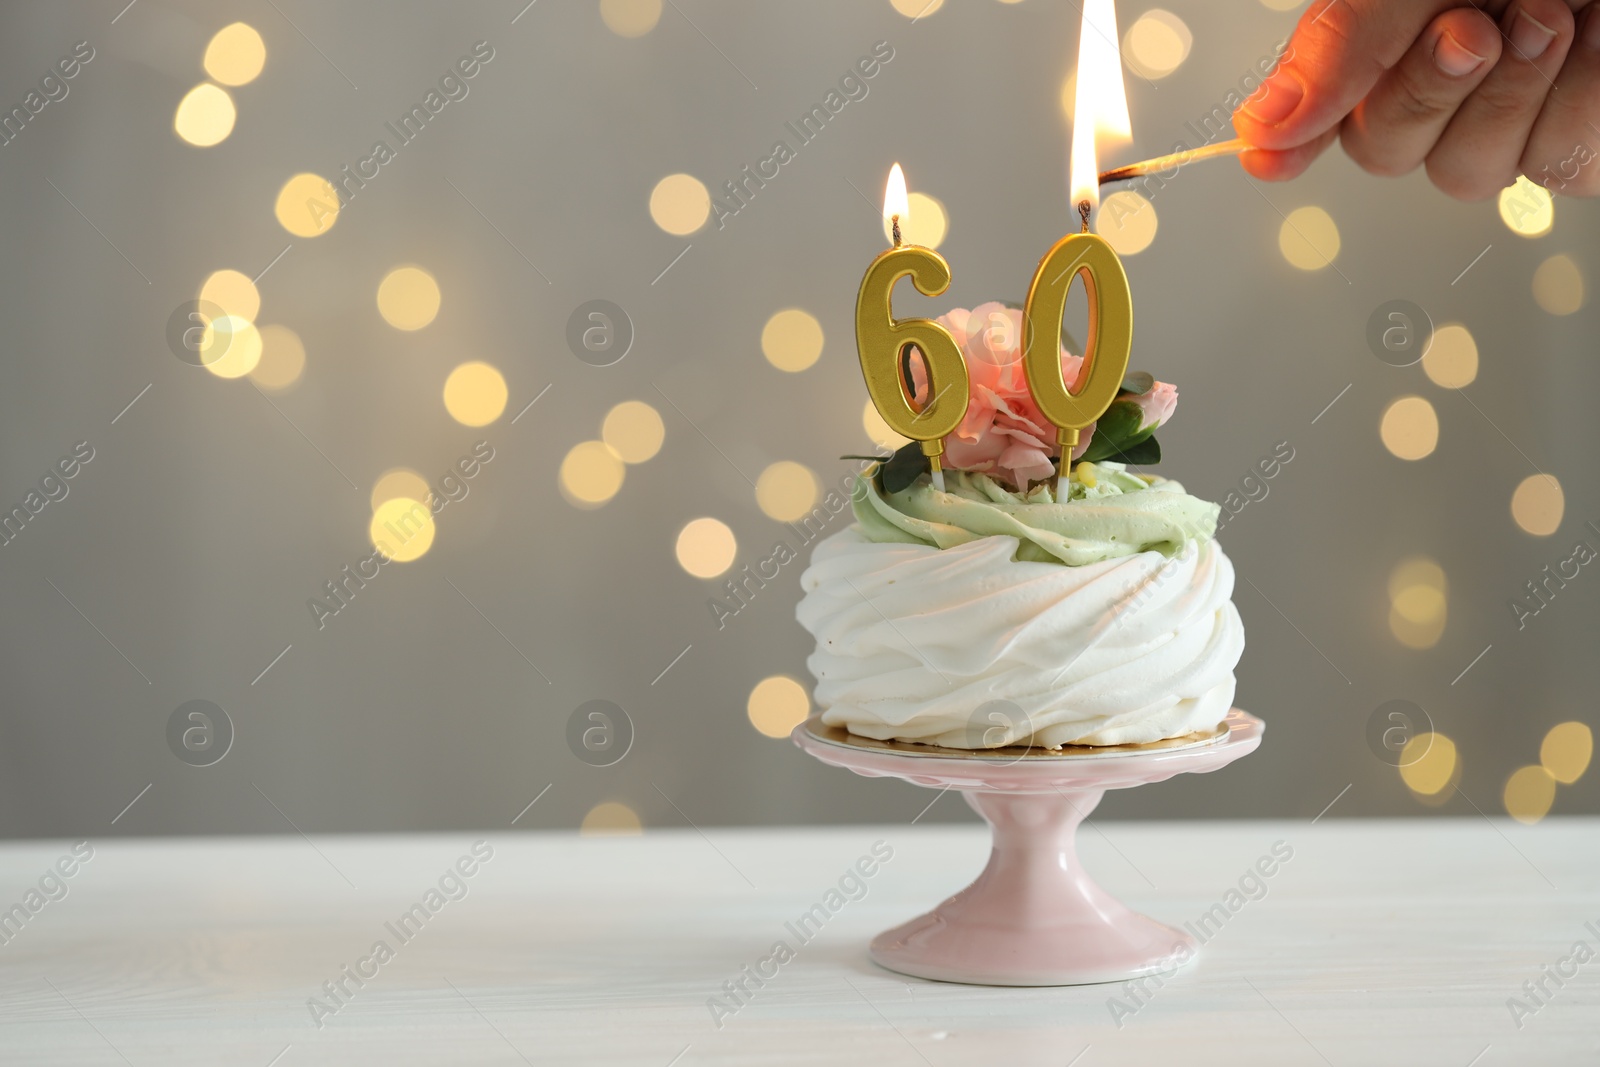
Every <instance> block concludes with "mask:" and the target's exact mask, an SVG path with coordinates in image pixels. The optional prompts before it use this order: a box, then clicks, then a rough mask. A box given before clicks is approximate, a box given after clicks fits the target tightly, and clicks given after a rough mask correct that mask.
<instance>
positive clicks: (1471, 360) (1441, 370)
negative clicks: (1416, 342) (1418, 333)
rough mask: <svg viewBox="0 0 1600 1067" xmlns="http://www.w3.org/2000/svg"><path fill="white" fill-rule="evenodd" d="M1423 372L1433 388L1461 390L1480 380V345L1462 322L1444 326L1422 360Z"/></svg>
mask: <svg viewBox="0 0 1600 1067" xmlns="http://www.w3.org/2000/svg"><path fill="white" fill-rule="evenodd" d="M1422 370H1423V373H1425V374H1426V375H1427V376H1428V378H1429V380H1431V381H1432V382H1433V384H1434V385H1438V386H1443V387H1444V388H1446V389H1461V388H1463V387H1465V386H1468V385H1471V384H1472V383H1473V381H1474V380H1475V379H1476V378H1477V377H1478V342H1477V341H1475V340H1474V339H1473V337H1472V331H1471V330H1469V329H1467V328H1466V327H1465V326H1463V325H1461V324H1460V323H1459V322H1452V323H1450V324H1448V325H1445V326H1441V327H1439V328H1438V329H1437V330H1435V331H1434V333H1433V344H1432V345H1430V346H1429V347H1428V351H1427V352H1425V353H1423V356H1422Z"/></svg>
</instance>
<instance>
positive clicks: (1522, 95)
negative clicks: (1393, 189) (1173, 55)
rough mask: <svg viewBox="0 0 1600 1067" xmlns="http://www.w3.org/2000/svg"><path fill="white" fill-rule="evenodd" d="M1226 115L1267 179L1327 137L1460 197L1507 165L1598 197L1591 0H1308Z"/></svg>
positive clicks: (1486, 186) (1598, 77)
mask: <svg viewBox="0 0 1600 1067" xmlns="http://www.w3.org/2000/svg"><path fill="white" fill-rule="evenodd" d="M1497 20H1498V21H1497ZM1233 124H1234V129H1235V130H1236V131H1238V133H1239V135H1240V137H1242V138H1243V139H1244V140H1245V141H1247V142H1248V143H1249V144H1251V145H1252V146H1254V149H1253V150H1251V151H1247V152H1245V153H1244V155H1243V156H1241V162H1242V163H1243V164H1244V167H1245V169H1246V170H1248V171H1249V172H1250V173H1251V174H1253V175H1255V176H1256V177H1258V178H1262V179H1265V180H1268V181H1282V180H1285V179H1288V178H1293V177H1296V176H1298V175H1299V174H1301V173H1302V172H1303V171H1305V169H1306V168H1307V167H1309V166H1310V165H1311V163H1312V161H1313V160H1315V159H1316V157H1317V156H1318V155H1320V154H1321V153H1322V151H1323V149H1325V148H1327V146H1328V145H1329V144H1330V143H1332V141H1333V138H1334V137H1335V136H1338V137H1339V139H1340V140H1341V142H1342V143H1343V145H1344V149H1345V152H1346V153H1347V154H1348V155H1349V156H1350V158H1351V159H1353V160H1355V161H1356V163H1357V164H1359V165H1360V166H1361V167H1362V168H1363V169H1365V170H1367V171H1370V172H1371V173H1373V174H1381V175H1399V174H1405V173H1408V172H1410V171H1412V170H1414V169H1416V167H1417V166H1418V165H1419V164H1422V163H1426V164H1427V168H1428V177H1429V178H1430V179H1432V181H1433V184H1435V185H1436V186H1438V187H1439V188H1440V189H1442V190H1443V191H1444V192H1446V193H1448V194H1449V195H1450V196H1453V197H1455V198H1457V199H1460V200H1482V199H1485V198H1487V197H1490V196H1493V195H1495V194H1496V193H1497V192H1499V191H1500V190H1501V189H1503V188H1505V187H1506V186H1508V185H1510V184H1511V183H1512V182H1514V181H1515V180H1516V178H1517V175H1518V174H1525V175H1527V176H1528V178H1529V179H1530V180H1532V181H1533V182H1535V183H1537V184H1539V185H1543V186H1545V187H1546V188H1547V189H1549V190H1550V191H1551V192H1553V193H1561V194H1564V195H1566V196H1596V195H1600V161H1597V157H1600V0H1595V2H1591V0H1482V3H1481V4H1478V3H1474V2H1473V0H1466V6H1462V0H1316V2H1314V3H1313V4H1312V5H1311V7H1310V8H1309V9H1308V10H1307V11H1306V13H1305V14H1304V15H1303V16H1302V17H1301V19H1300V24H1299V25H1298V26H1297V27H1296V28H1295V32H1294V36H1293V37H1291V38H1290V40H1289V47H1288V50H1287V51H1286V52H1285V54H1284V58H1283V60H1282V62H1280V63H1279V66H1278V69H1277V70H1276V71H1275V72H1274V73H1273V75H1272V76H1271V77H1270V78H1268V79H1267V81H1266V83H1265V84H1264V85H1263V86H1262V88H1261V89H1260V90H1259V91H1258V92H1256V93H1255V94H1254V95H1253V96H1251V97H1250V99H1249V100H1247V101H1245V103H1244V104H1243V105H1242V106H1241V107H1240V109H1239V111H1238V112H1236V113H1235V114H1234V116H1233Z"/></svg>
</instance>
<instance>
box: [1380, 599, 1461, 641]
mask: <svg viewBox="0 0 1600 1067" xmlns="http://www.w3.org/2000/svg"><path fill="white" fill-rule="evenodd" d="M1447 604H1448V602H1447V600H1446V599H1445V597H1444V595H1443V594H1442V593H1440V592H1439V591H1438V590H1437V589H1428V588H1427V587H1425V586H1420V585H1417V586H1412V587H1411V588H1410V589H1407V590H1406V591H1405V593H1404V594H1402V595H1401V596H1400V597H1398V598H1396V599H1395V601H1394V604H1393V605H1392V606H1391V607H1390V608H1389V632H1390V633H1392V634H1394V639H1395V640H1396V641H1399V642H1400V643H1401V644H1402V645H1404V646H1405V647H1407V648H1412V649H1417V650H1419V651H1420V650H1422V649H1428V648H1432V647H1433V646H1434V645H1437V644H1438V643H1439V638H1441V637H1443V636H1444V627H1445V622H1446V621H1447V618H1448V614H1449V612H1448V609H1447Z"/></svg>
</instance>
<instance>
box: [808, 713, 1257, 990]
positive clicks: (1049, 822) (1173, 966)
mask: <svg viewBox="0 0 1600 1067" xmlns="http://www.w3.org/2000/svg"><path fill="white" fill-rule="evenodd" d="M1261 731H1262V723H1261V720H1260V719H1257V718H1255V717H1254V716H1251V715H1247V714H1245V713H1244V712H1242V711H1239V710H1237V709H1235V710H1233V711H1231V712H1229V713H1228V717H1227V719H1225V720H1224V722H1223V726H1222V729H1221V730H1220V731H1219V733H1218V735H1217V736H1215V737H1213V738H1209V739H1206V740H1203V741H1200V742H1195V743H1191V744H1187V745H1176V746H1171V747H1154V748H1138V747H1132V748H1121V749H1102V750H1098V751H1084V750H1077V751H1074V752H1067V753H1052V752H1045V751H1029V752H1026V753H1021V754H1018V753H1017V752H1015V751H1010V750H1002V752H1000V753H991V752H972V753H965V752H956V751H954V750H950V749H933V748H928V747H923V746H914V745H900V744H896V743H893V742H889V743H883V742H874V741H869V740H864V739H860V738H854V737H851V736H850V735H848V734H847V733H846V732H845V731H843V730H840V729H838V728H837V727H829V726H825V725H823V724H822V722H821V720H820V719H815V718H814V719H811V720H809V721H808V722H805V723H802V724H801V725H800V726H798V727H796V728H795V731H794V735H793V737H794V741H795V743H796V744H797V745H799V746H800V747H801V748H803V749H805V750H806V751H807V752H809V753H810V754H811V755H813V756H815V757H817V758H818V759H820V760H822V761H823V762H825V763H830V764H833V765H835V766H840V767H846V768H848V769H850V770H852V771H855V772H856V773H857V774H862V775H866V776H869V777H895V778H904V779H906V780H907V781H911V782H914V783H916V784H917V785H922V786H927V787H929V788H939V789H959V790H960V791H961V792H962V793H963V795H964V796H965V797H966V799H967V803H968V804H970V805H971V806H972V808H973V809H974V810H975V811H977V812H978V814H980V815H982V816H983V818H984V820H985V821H986V822H987V823H988V824H989V828H990V832H991V835H992V837H993V851H991V852H990V854H989V864H988V866H987V867H985V868H984V870H983V873H982V874H980V875H979V876H978V879H977V881H975V882H973V883H972V884H971V885H970V886H968V887H967V888H965V889H963V890H962V891H961V892H959V893H957V894H956V895H955V896H953V897H951V898H950V899H949V900H946V901H945V902H944V903H943V904H940V905H939V906H938V907H937V908H934V909H933V910H932V911H930V912H928V913H927V914H926V915H921V916H918V917H917V918H915V919H912V920H911V921H910V922H908V923H904V924H903V925H900V926H897V927H895V928H894V929H892V930H888V931H885V932H884V933H882V934H879V935H878V936H877V937H876V938H874V939H873V941H872V948H871V954H872V958H873V960H875V961H876V962H877V963H878V964H880V965H881V966H883V967H887V968H888V969H889V970H891V971H897V972H899V973H901V974H909V975H913V976H915V977H918V978H931V979H935V980H938V981H942V982H964V983H968V984H972V985H1000V986H1051V985H1081V984H1087V983H1093V982H1116V981H1122V980H1124V979H1128V978H1138V977H1142V976H1144V975H1150V974H1163V975H1165V974H1171V973H1172V972H1174V971H1175V970H1177V968H1178V967H1180V966H1182V965H1183V964H1185V963H1187V962H1189V961H1190V960H1192V959H1194V957H1195V955H1196V952H1197V950H1198V946H1197V944H1196V942H1195V939H1194V938H1193V937H1191V936H1189V935H1188V934H1187V933H1184V932H1183V931H1181V930H1177V929H1174V928H1173V927H1170V926H1167V925H1165V924H1164V923H1159V922H1157V921H1156V920H1154V919H1151V918H1148V917H1146V916H1144V915H1140V914H1139V913H1138V912H1136V911H1133V910H1132V909H1130V908H1128V907H1126V906H1124V905H1123V904H1122V902H1121V901H1119V900H1117V899H1116V898H1115V897H1113V896H1111V895H1110V894H1109V893H1107V892H1106V891H1105V890H1103V889H1101V888H1100V887H1099V886H1098V885H1096V884H1095V882H1094V880H1093V879H1092V878H1090V877H1089V875H1088V874H1087V873H1086V872H1085V871H1084V869H1083V867H1082V865H1081V864H1080V863H1079V862H1078V854H1077V831H1078V826H1079V824H1081V823H1082V822H1083V820H1084V818H1085V817H1087V816H1088V814H1089V813H1090V812H1091V811H1093V810H1094V808H1095V806H1096V805H1097V804H1099V803H1100V798H1101V797H1102V796H1104V795H1105V791H1106V790H1107V789H1124V788H1130V787H1132V786H1136V785H1144V784H1147V783H1151V782H1159V781H1164V780H1166V779H1167V778H1170V777H1172V776H1173V775H1175V774H1182V773H1186V772H1201V771H1212V770H1216V769H1217V768H1219V767H1222V766H1225V765H1226V764H1228V763H1231V762H1233V761H1234V760H1235V759H1238V758H1239V757H1240V756H1243V755H1245V754H1246V753H1248V752H1251V751H1253V750H1254V749H1255V748H1256V746H1257V745H1259V744H1260V742H1261ZM1008 751H1010V754H1005V753H1006V752H1008Z"/></svg>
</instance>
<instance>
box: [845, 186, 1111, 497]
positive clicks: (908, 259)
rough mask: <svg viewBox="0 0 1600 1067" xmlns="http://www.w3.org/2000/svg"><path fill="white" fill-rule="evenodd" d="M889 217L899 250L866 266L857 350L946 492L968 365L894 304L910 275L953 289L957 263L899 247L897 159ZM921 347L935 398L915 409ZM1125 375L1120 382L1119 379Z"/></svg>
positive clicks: (880, 398)
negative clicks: (944, 460) (950, 444)
mask: <svg viewBox="0 0 1600 1067" xmlns="http://www.w3.org/2000/svg"><path fill="white" fill-rule="evenodd" d="M883 210H884V216H885V218H886V219H888V220H889V221H890V224H891V226H892V227H893V229H894V234H895V247H893V248H891V249H889V250H888V251H886V252H882V253H880V254H879V255H878V257H877V258H876V259H874V260H873V261H872V264H871V266H869V267H868V268H867V273H866V276H865V277H863V278H862V279H861V291H860V293H859V295H858V296H857V297H856V351H857V353H858V354H859V355H860V357H861V374H862V376H863V377H864V378H866V380H867V393H868V394H869V395H870V396H871V397H872V403H873V405H874V406H875V407H877V409H878V414H879V415H881V416H883V421H884V422H886V423H888V425H889V428H890V429H892V430H894V431H895V432H896V433H898V434H900V435H901V436H903V437H909V438H911V439H912V440H913V441H920V442H921V443H922V452H923V454H924V455H925V456H927V457H928V465H929V467H931V468H932V473H933V485H934V488H936V489H938V490H939V491H940V492H943V491H944V471H943V469H942V467H941V465H940V462H939V458H940V457H941V456H942V455H943V454H944V436H945V435H946V434H948V433H950V432H951V431H952V430H954V429H955V428H956V427H957V426H959V425H960V424H961V419H962V416H964V415H965V414H966V413H967V399H968V398H967V363H966V360H965V359H963V358H962V355H961V348H960V346H958V345H957V344H956V342H955V338H954V337H952V336H950V331H948V330H946V329H945V328H944V327H943V326H940V325H939V324H938V323H937V322H934V321H933V320H932V319H898V320H897V319H896V318H895V317H894V312H893V308H892V300H893V295H894V287H895V283H896V282H898V281H899V280H900V279H901V278H905V277H908V276H909V277H910V278H911V284H912V285H915V286H916V287H917V291H918V292H919V293H922V294H923V295H924V296H938V295H939V294H940V293H942V292H944V291H945V290H946V289H948V288H949V287H950V264H949V263H947V262H945V258H944V257H943V256H941V255H940V254H939V253H937V252H935V251H934V250H933V249H931V248H922V247H919V246H917V245H904V246H902V245H901V244H900V240H899V233H900V220H901V218H902V217H904V216H906V214H907V203H906V192H905V177H904V175H903V174H902V173H901V171H900V165H899V164H898V163H896V164H895V166H894V169H893V170H892V171H891V172H890V174H889V188H888V191H887V193H886V194H885V197H884V209H883ZM912 346H915V347H916V349H917V351H918V352H920V353H921V355H922V363H923V367H924V369H925V370H926V371H927V379H928V399H927V401H926V402H925V403H924V404H922V406H921V407H920V408H919V407H916V406H914V398H913V396H912V392H911V382H910V380H909V378H910V375H909V373H908V372H907V367H908V362H907V360H908V358H909V355H908V354H909V350H910V349H911V348H912ZM1119 380H1120V379H1119Z"/></svg>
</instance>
